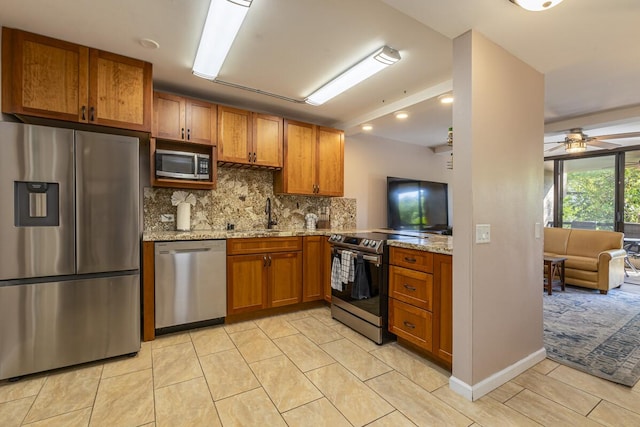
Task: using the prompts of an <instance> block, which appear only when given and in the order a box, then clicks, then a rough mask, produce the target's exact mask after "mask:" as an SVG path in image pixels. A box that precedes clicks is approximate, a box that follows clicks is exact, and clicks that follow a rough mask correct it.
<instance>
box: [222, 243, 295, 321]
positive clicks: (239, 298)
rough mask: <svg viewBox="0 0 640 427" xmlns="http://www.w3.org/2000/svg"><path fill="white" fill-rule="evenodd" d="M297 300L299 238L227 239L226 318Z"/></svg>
mask: <svg viewBox="0 0 640 427" xmlns="http://www.w3.org/2000/svg"><path fill="white" fill-rule="evenodd" d="M301 301H302V238H301V237H271V238H264V237H263V238H247V239H228V240H227V315H233V314H240V313H247V312H250V311H257V310H261V309H264V308H270V307H280V306H284V305H289V304H296V303H299V302H301Z"/></svg>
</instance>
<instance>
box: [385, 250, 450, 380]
mask: <svg viewBox="0 0 640 427" xmlns="http://www.w3.org/2000/svg"><path fill="white" fill-rule="evenodd" d="M389 260H390V261H389V262H390V265H389V331H390V332H392V333H394V334H396V335H397V336H398V338H399V339H403V340H406V341H407V342H409V343H411V344H413V345H415V346H416V347H418V348H420V349H421V350H424V351H425V352H426V353H427V354H429V356H430V357H433V358H434V359H436V360H438V361H439V362H441V363H442V364H444V365H446V366H447V367H448V368H451V364H452V360H453V356H452V354H453V351H452V350H453V345H452V343H453V338H452V337H453V335H452V323H453V320H452V278H453V276H452V260H451V256H450V255H444V254H434V253H431V252H424V251H418V250H412V249H404V248H396V247H391V248H390V255H389Z"/></svg>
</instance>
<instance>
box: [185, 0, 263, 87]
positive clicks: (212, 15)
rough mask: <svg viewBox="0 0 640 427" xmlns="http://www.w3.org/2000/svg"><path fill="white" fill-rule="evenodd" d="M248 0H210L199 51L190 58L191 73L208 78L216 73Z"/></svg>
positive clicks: (211, 78) (243, 15)
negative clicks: (191, 60) (193, 59)
mask: <svg viewBox="0 0 640 427" xmlns="http://www.w3.org/2000/svg"><path fill="white" fill-rule="evenodd" d="M251 2H252V0H211V4H210V5H209V13H208V14H207V19H206V21H205V23H204V28H203V30H202V36H201V37H200V44H199V45H198V53H196V59H195V61H194V62H193V74H195V75H196V76H198V77H202V78H203V79H209V80H214V79H215V78H216V77H218V73H219V72H220V68H222V64H223V63H224V60H225V58H226V57H227V54H228V53H229V49H231V45H232V44H233V40H234V39H235V38H236V35H237V34H238V31H239V30H240V26H241V25H242V21H244V18H245V16H246V15H247V12H248V11H249V6H251Z"/></svg>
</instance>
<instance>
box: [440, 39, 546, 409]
mask: <svg viewBox="0 0 640 427" xmlns="http://www.w3.org/2000/svg"><path fill="white" fill-rule="evenodd" d="M453 46H454V66H453V69H454V72H453V77H454V79H453V91H454V93H455V95H456V102H455V105H454V108H453V128H454V129H455V130H456V138H455V142H454V145H453V149H454V157H455V159H456V163H455V172H456V173H455V177H454V180H453V183H454V185H455V190H456V192H455V195H454V208H455V211H454V215H455V222H456V230H455V231H456V232H455V233H454V236H455V237H454V239H455V244H454V247H453V279H454V281H453V293H454V295H453V331H454V335H453V353H454V355H455V356H454V358H453V377H454V378H453V379H452V387H454V385H455V386H456V387H455V388H456V391H458V392H461V393H462V394H465V395H466V396H467V397H469V398H472V399H474V400H475V399H477V398H478V397H480V396H482V394H484V393H486V392H488V391H490V390H491V389H493V388H495V387H497V386H499V385H501V384H502V383H504V382H506V381H508V380H509V379H511V378H512V377H513V376H515V375H517V374H518V373H520V372H521V371H522V370H524V369H526V368H528V367H530V366H531V365H532V364H534V363H535V362H537V361H539V360H541V359H543V358H544V356H545V351H544V346H543V328H542V297H543V293H542V238H541V237H536V236H535V232H534V230H535V224H536V223H541V222H542V190H543V188H542V187H543V151H542V150H543V146H542V144H540V141H542V139H543V136H544V76H543V75H542V74H540V73H539V72H537V71H536V70H534V69H533V68H531V67H530V66H528V65H527V64H525V63H523V62H522V61H520V60H519V59H517V58H515V57H514V56H513V55H511V54H510V53H509V52H507V51H506V50H504V49H502V48H501V47H500V46H498V45H496V44H494V43H493V42H491V41H490V40H488V39H486V38H485V37H484V36H482V35H481V34H479V33H477V32H475V31H470V32H468V33H465V34H463V35H462V36H459V37H458V38H456V39H455V40H454V44H453ZM477 224H490V227H491V241H490V243H485V244H479V243H476V242H475V227H476V225H477Z"/></svg>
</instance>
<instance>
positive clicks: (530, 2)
mask: <svg viewBox="0 0 640 427" xmlns="http://www.w3.org/2000/svg"><path fill="white" fill-rule="evenodd" d="M509 1H510V2H511V3H514V4H517V5H518V6H520V7H521V8H523V9H526V10H531V11H533V12H539V11H541V10H547V9H551V8H552V7H554V6H557V5H558V4H559V3H561V2H562V0H509Z"/></svg>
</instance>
